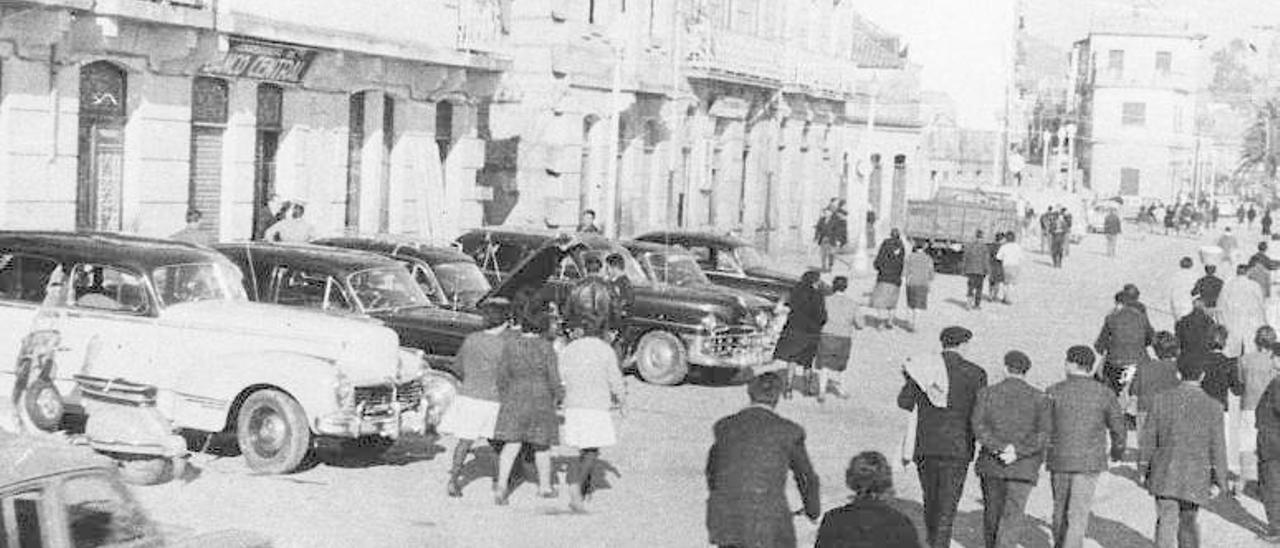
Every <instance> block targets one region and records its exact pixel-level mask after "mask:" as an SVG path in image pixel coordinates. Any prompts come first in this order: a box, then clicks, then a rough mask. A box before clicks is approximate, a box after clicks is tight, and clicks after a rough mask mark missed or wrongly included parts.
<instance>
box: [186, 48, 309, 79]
mask: <svg viewBox="0 0 1280 548" xmlns="http://www.w3.org/2000/svg"><path fill="white" fill-rule="evenodd" d="M315 56H316V51H315V50H311V49H307V48H300V47H296V46H286V45H281V44H271V43H266V42H257V41H247V40H237V39H234V38H233V39H231V43H230V46H229V47H228V49H227V53H226V55H224V56H223V57H222V59H220V60H218V61H215V62H213V63H210V64H208V65H205V67H204V72H205V73H206V74H215V75H218V76H226V77H229V78H255V79H258V80H271V81H275V82H288V83H293V84H296V83H299V82H302V77H303V76H304V75H305V74H306V73H307V68H309V67H310V66H311V61H312V60H313V59H315Z"/></svg>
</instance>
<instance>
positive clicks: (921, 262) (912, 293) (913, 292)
mask: <svg viewBox="0 0 1280 548" xmlns="http://www.w3.org/2000/svg"><path fill="white" fill-rule="evenodd" d="M935 274H936V272H935V270H934V264H933V258H932V257H930V256H929V254H928V253H927V252H926V251H925V243H924V242H922V241H917V242H916V243H915V244H914V245H913V246H912V250H911V254H910V255H907V259H906V266H905V269H904V271H903V283H904V284H905V285H906V287H907V310H909V311H910V313H911V327H910V329H911V330H912V331H915V330H917V329H919V328H920V311H921V310H928V309H929V286H930V285H932V284H933V278H934V276H935Z"/></svg>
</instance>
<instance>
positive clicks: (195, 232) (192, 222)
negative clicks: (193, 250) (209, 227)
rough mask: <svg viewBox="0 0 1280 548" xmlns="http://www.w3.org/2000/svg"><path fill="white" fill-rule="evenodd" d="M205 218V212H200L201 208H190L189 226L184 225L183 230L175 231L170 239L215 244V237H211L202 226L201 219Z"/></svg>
mask: <svg viewBox="0 0 1280 548" xmlns="http://www.w3.org/2000/svg"><path fill="white" fill-rule="evenodd" d="M203 218H204V214H203V213H200V210H199V209H188V210H187V226H184V227H182V230H179V231H177V232H174V233H173V234H172V235H170V236H169V239H170V240H177V241H179V242H187V243H189V244H196V245H211V244H213V237H211V236H210V235H209V233H208V232H205V231H204V230H202V229H201V228H200V220H201V219H203Z"/></svg>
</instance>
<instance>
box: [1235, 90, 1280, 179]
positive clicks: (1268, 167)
mask: <svg viewBox="0 0 1280 548" xmlns="http://www.w3.org/2000/svg"><path fill="white" fill-rule="evenodd" d="M1277 130H1280V100H1277V99H1267V100H1266V102H1264V103H1262V104H1261V105H1258V106H1257V107H1255V109H1254V120H1253V123H1252V124H1250V125H1249V127H1248V129H1245V131H1244V146H1243V149H1242V150H1241V151H1240V165H1239V167H1238V168H1237V169H1236V173H1237V174H1242V173H1245V172H1248V171H1254V170H1257V169H1261V170H1262V172H1263V174H1265V175H1266V177H1267V179H1268V180H1271V181H1274V180H1275V178H1276V171H1277V170H1278V169H1280V143H1277V142H1276V138H1277V137H1278V136H1280V133H1277Z"/></svg>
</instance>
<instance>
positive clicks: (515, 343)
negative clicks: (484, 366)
mask: <svg viewBox="0 0 1280 548" xmlns="http://www.w3.org/2000/svg"><path fill="white" fill-rule="evenodd" d="M549 326H550V317H549V316H548V315H547V314H546V312H545V311H542V310H540V307H534V306H530V307H526V309H525V313H524V314H523V317H522V318H521V319H520V328H521V330H522V331H523V333H521V334H520V335H517V336H513V337H511V338H510V339H507V342H506V344H505V345H504V346H503V349H502V357H501V358H500V359H499V360H498V371H497V384H498V405H499V407H498V420H497V425H496V426H495V428H494V432H493V437H494V439H495V440H498V441H500V442H504V445H503V447H502V452H501V453H499V455H498V481H497V483H495V484H494V502H495V503H497V504H498V505H505V504H507V497H508V496H509V495H510V494H511V490H510V487H509V486H508V482H509V480H510V478H511V470H512V468H513V467H514V466H515V462H516V457H517V456H518V455H519V454H520V450H521V448H522V447H523V446H525V445H528V446H529V447H530V448H531V449H532V450H533V453H534V461H535V462H536V463H537V468H538V492H539V495H540V496H542V497H543V498H555V496H556V493H555V491H554V490H553V489H552V487H551V455H550V453H548V452H547V451H548V450H549V449H550V448H551V446H552V445H555V444H556V443H558V441H559V437H560V432H559V424H560V420H559V418H558V417H557V416H556V405H557V403H558V402H559V401H560V400H561V399H563V397H564V387H563V386H562V385H561V382H560V371H559V369H558V368H557V363H556V351H555V349H554V348H553V347H552V346H551V342H550V341H548V340H547V338H546V337H545V336H544V334H545V333H546V332H547V330H548V329H549Z"/></svg>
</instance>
